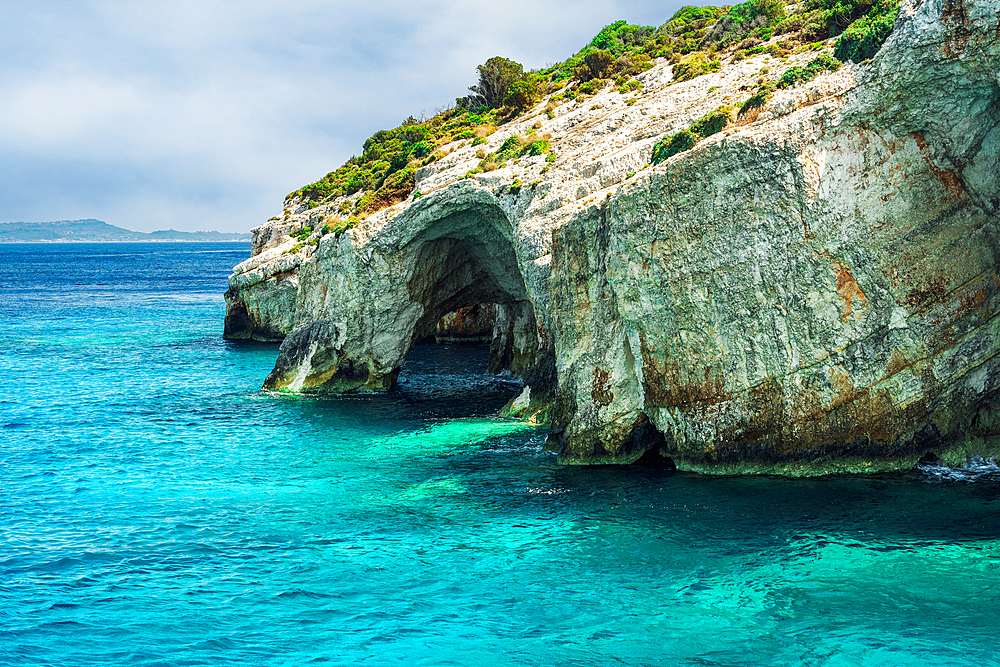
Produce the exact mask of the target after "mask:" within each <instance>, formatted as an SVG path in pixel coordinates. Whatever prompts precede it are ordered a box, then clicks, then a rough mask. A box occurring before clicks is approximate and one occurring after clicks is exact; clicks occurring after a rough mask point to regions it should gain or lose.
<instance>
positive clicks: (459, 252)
mask: <svg viewBox="0 0 1000 667" xmlns="http://www.w3.org/2000/svg"><path fill="white" fill-rule="evenodd" d="M404 254H405V255H407V256H410V257H412V258H413V268H412V271H410V274H409V278H408V281H407V289H408V290H409V294H410V298H411V299H412V300H413V301H414V302H417V303H419V304H420V305H421V306H422V314H421V316H420V317H419V318H418V319H417V320H416V322H415V323H414V325H413V331H412V333H411V336H410V340H409V341H408V344H407V345H406V355H409V353H410V351H411V350H412V348H413V347H414V346H415V345H416V344H418V343H420V342H421V341H428V340H431V339H438V340H442V341H443V342H450V343H454V342H461V339H462V338H463V336H467V337H468V339H469V340H470V341H474V342H484V340H483V339H487V340H488V342H489V344H490V346H491V350H490V363H489V367H488V370H487V372H489V373H501V372H504V371H510V372H511V373H512V374H514V375H516V376H519V377H522V378H525V377H526V375H527V374H528V372H529V371H530V370H531V368H532V366H533V365H534V364H535V361H536V356H537V350H538V331H537V328H538V326H537V321H536V319H535V311H534V307H533V306H532V303H531V300H530V299H529V296H528V291H527V287H526V285H525V281H524V276H523V275H522V273H521V269H520V265H519V262H518V258H517V253H516V251H515V248H514V242H513V235H512V227H511V224H510V221H509V220H508V218H507V216H506V215H505V214H504V213H503V211H502V210H501V209H500V208H499V207H498V206H496V205H487V204H477V205H474V206H470V207H468V208H464V209H461V210H457V211H452V212H449V213H448V214H447V215H445V216H443V217H441V218H439V219H438V220H436V221H435V222H433V223H432V224H430V225H428V226H426V227H425V228H424V230H423V231H422V232H421V233H419V234H417V235H416V236H415V237H414V238H413V239H412V240H411V241H410V242H409V243H408V244H407V245H406V246H405V247H404ZM470 319H471V320H473V321H470ZM487 323H488V324H489V325H490V327H489V328H490V329H491V330H490V331H489V333H488V334H487V335H484V333H485V332H484V331H483V329H484V327H485V326H486V325H487ZM475 330H478V331H475ZM404 359H405V356H404Z"/></svg>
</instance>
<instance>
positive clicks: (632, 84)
mask: <svg viewBox="0 0 1000 667" xmlns="http://www.w3.org/2000/svg"><path fill="white" fill-rule="evenodd" d="M636 90H642V82H641V81H639V80H638V79H632V80H631V81H626V82H625V83H623V84H622V85H620V86H619V87H618V93H619V94H620V95H624V94H625V93H631V92H632V91H636Z"/></svg>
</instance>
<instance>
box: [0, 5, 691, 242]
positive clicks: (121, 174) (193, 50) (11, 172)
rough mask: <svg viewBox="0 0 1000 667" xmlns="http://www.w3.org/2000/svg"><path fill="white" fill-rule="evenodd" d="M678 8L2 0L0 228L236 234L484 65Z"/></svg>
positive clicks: (538, 59)
mask: <svg viewBox="0 0 1000 667" xmlns="http://www.w3.org/2000/svg"><path fill="white" fill-rule="evenodd" d="M680 6H681V3H680V2H667V3H662V2H652V1H647V0H634V1H630V0H617V1H614V0H605V1H598V0H577V1H575V2H572V1H565V2H564V1H557V0H533V1H528V0H514V1H512V2H503V3H492V4H484V3H477V2H470V1H469V0H464V1H455V0H438V1H436V2H422V3H421V2H401V1H398V0H390V1H389V2H363V1H361V2H357V1H355V2H340V1H334V2H319V1H316V0H285V1H283V2H281V3H278V2H261V1H257V2H255V1H249V2H240V3H236V2H216V1H212V0H198V1H197V2H194V1H186V0H181V1H177V2H171V1H170V0H163V1H160V2H122V1H113V0H106V1H93V2H81V1H78V0H33V1H31V2H16V3H9V2H4V3H0V7H3V8H4V14H5V17H4V18H5V20H4V22H3V24H2V25H0V54H2V58H3V67H2V68H0V156H2V158H3V161H2V167H0V170H2V171H0V221H4V222H10V221H45V220H67V219H78V218H98V219H101V220H105V221H107V222H109V223H111V224H114V225H118V226H120V227H126V228H128V229H135V230H139V231H152V230H155V229H168V228H173V229H178V230H187V231H195V230H211V229H217V230H220V231H247V230H249V229H250V228H251V227H254V226H256V225H259V224H260V223H261V222H263V221H264V220H266V219H267V218H268V217H270V216H271V215H275V214H277V213H280V210H281V203H282V198H283V197H284V195H286V194H287V193H288V192H290V191H292V190H295V189H297V188H298V187H300V186H302V185H304V184H306V183H309V182H312V181H315V180H317V179H318V178H320V177H322V176H323V175H324V174H326V173H327V172H328V171H331V170H333V169H335V168H336V167H338V166H339V165H340V164H342V163H343V162H344V160H346V159H347V158H349V157H350V156H352V155H354V154H356V153H359V152H360V150H361V144H362V143H363V142H364V140H365V138H367V137H368V136H370V135H371V134H372V133H373V132H374V131H376V130H378V129H382V128H389V127H394V126H396V125H398V124H399V122H400V121H402V120H403V119H404V118H406V117H407V116H409V115H411V114H412V115H415V116H416V115H420V114H421V113H424V114H427V115H430V114H432V113H433V112H434V111H435V110H436V109H438V108H441V107H443V106H445V105H447V104H448V103H449V102H453V101H454V99H455V97H458V96H460V95H462V94H464V91H465V89H466V87H468V86H469V85H472V84H473V83H475V74H476V73H475V67H476V65H478V64H480V63H482V62H484V61H485V60H486V59H487V58H489V57H491V56H494V55H503V56H505V57H508V58H513V59H515V60H517V61H519V62H521V63H523V64H524V65H525V67H526V68H537V67H542V66H545V65H547V64H550V63H553V62H556V61H559V60H562V59H564V58H565V57H567V56H569V55H570V54H572V53H573V52H575V51H576V50H578V49H579V48H580V47H582V46H583V45H584V44H586V42H587V41H588V40H589V39H590V38H591V37H593V35H594V34H596V33H597V31H598V30H600V28H601V27H602V26H604V25H607V24H608V23H611V22H612V21H615V20H617V19H626V20H628V21H630V22H632V23H642V24H648V25H659V24H661V23H663V22H665V21H666V20H667V19H668V18H669V17H670V15H672V14H673V13H674V11H676V10H677V9H678V8H679V7H680Z"/></svg>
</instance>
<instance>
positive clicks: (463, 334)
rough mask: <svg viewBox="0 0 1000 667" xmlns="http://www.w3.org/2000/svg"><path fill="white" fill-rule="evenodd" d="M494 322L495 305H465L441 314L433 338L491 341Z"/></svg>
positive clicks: (470, 341)
mask: <svg viewBox="0 0 1000 667" xmlns="http://www.w3.org/2000/svg"><path fill="white" fill-rule="evenodd" d="M496 322H497V308H496V305H494V304H492V303H481V304H476V305H474V306H466V307H464V308H459V309H458V310H455V311H452V312H450V313H447V314H445V315H444V316H442V317H441V319H440V320H438V323H437V331H436V332H435V333H434V338H435V339H436V341H437V342H438V343H459V344H463V343H491V342H493V328H494V327H495V326H496Z"/></svg>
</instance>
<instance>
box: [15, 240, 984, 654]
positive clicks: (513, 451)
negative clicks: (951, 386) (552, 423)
mask: <svg viewBox="0 0 1000 667" xmlns="http://www.w3.org/2000/svg"><path fill="white" fill-rule="evenodd" d="M248 252H249V250H248V245H246V244H196V243H185V244H136V245H100V244H94V245H58V246H57V245H17V246H3V245H0V267H2V272H0V299H2V301H0V322H2V327H0V663H2V664H5V665H7V664H10V665H93V664H125V665H204V664H234V665H305V664H313V663H325V664H335V665H339V664H343V665H347V664H351V665H354V664H360V665H391V664H399V665H564V664H565V665H727V666H728V665H831V666H833V665H845V666H847V665H934V666H942V665H1000V649H998V648H997V646H998V639H1000V521H998V518H1000V471H998V469H997V468H996V466H993V465H989V464H982V465H979V466H978V467H974V468H971V469H969V470H964V471H949V470H945V469H940V468H934V467H927V468H926V469H924V470H918V471H914V472H912V473H908V474H904V475H894V476H879V477H850V478H829V479H816V480H786V479H772V478H747V479H741V478H707V477H699V476H696V475H688V474H682V473H671V472H669V471H665V470H660V469H656V468H639V469H637V468H618V467H591V468H575V467H574V468H565V467H559V466H557V465H556V464H555V460H554V456H553V455H552V454H550V453H548V452H544V451H543V450H542V444H543V442H544V432H543V431H541V430H538V429H535V428H531V427H528V426H525V425H522V424H519V423H513V422H507V421H502V420H498V419H496V418H494V417H492V415H493V414H494V413H495V411H496V409H497V407H498V406H499V405H502V404H503V403H504V402H505V401H506V400H507V398H508V397H509V396H511V395H512V394H514V393H516V392H517V390H518V388H517V386H516V385H515V384H513V383H511V382H510V381H507V380H503V379H500V378H491V377H488V376H484V375H482V371H483V369H484V368H485V366H486V362H487V356H488V353H487V351H485V350H484V349H482V348H450V347H421V348H417V349H415V350H414V352H413V353H412V354H411V357H410V360H409V361H408V362H407V365H406V367H405V368H404V371H403V374H402V375H401V380H400V385H399V387H398V388H397V389H396V390H394V391H393V392H390V393H389V394H386V395H382V396H364V397H345V398H339V399H325V400H318V399H312V400H307V399H297V398H292V397H286V396H271V395H267V394H264V393H262V392H261V391H260V390H259V387H260V384H261V382H262V380H263V378H264V377H265V376H266V375H267V373H268V372H269V371H270V369H271V366H272V364H273V362H274V359H275V356H276V353H277V349H276V347H275V346H271V345H263V344H248V343H232V342H225V341H223V340H222V339H221V330H222V319H223V315H224V304H223V301H222V296H221V295H222V292H223V291H224V290H225V283H226V277H227V275H228V273H229V271H230V269H231V267H232V266H233V265H235V264H236V263H238V262H239V261H241V260H242V259H244V258H246V257H247V255H248Z"/></svg>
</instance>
